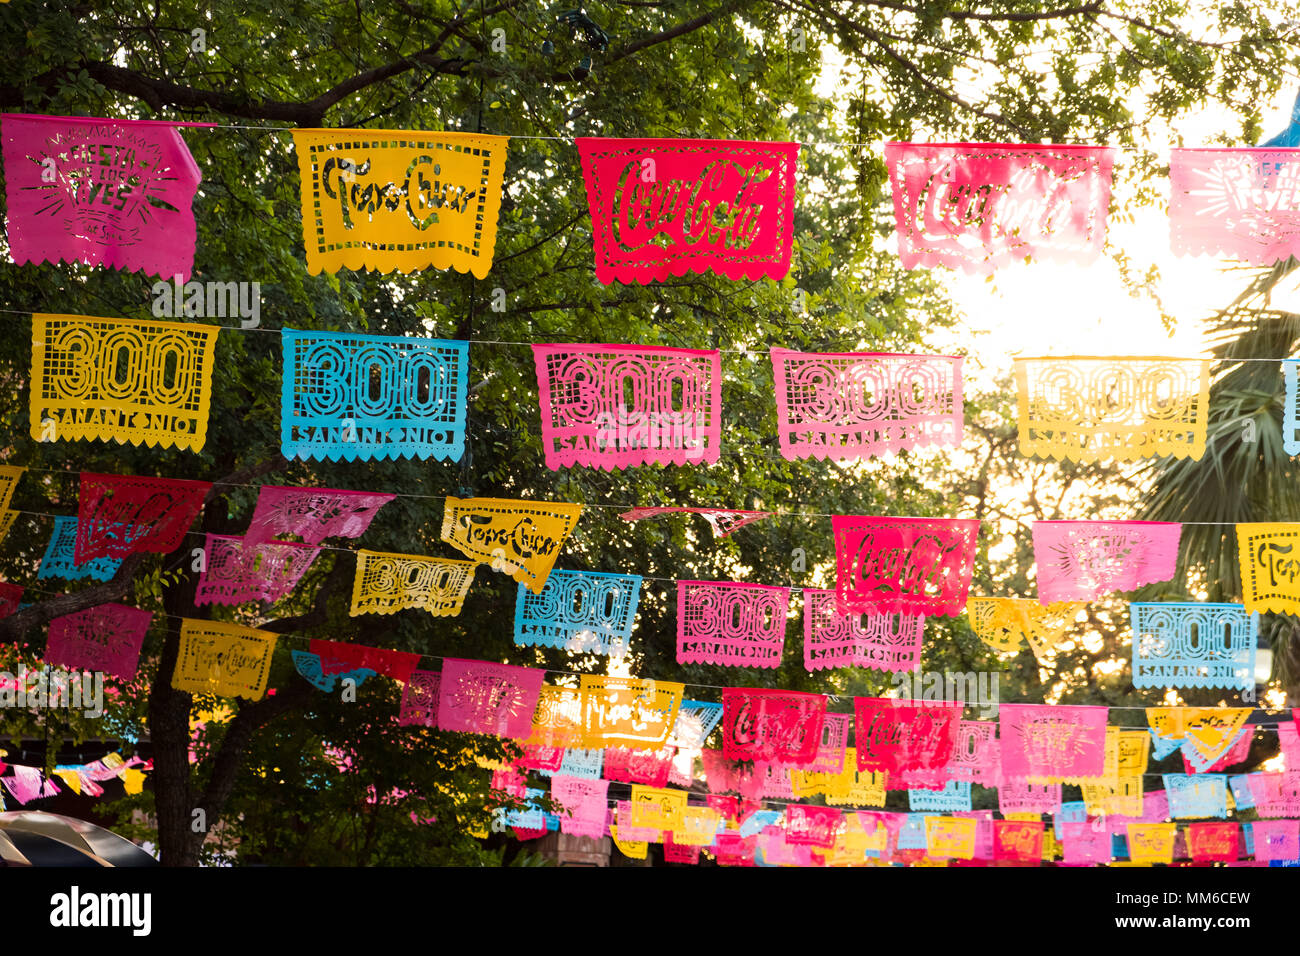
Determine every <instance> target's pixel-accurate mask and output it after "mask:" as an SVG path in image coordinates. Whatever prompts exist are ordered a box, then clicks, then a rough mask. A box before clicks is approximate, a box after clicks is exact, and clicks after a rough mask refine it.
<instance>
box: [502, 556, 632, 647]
mask: <svg viewBox="0 0 1300 956" xmlns="http://www.w3.org/2000/svg"><path fill="white" fill-rule="evenodd" d="M640 599H641V577H640V575H637V574H606V573H601V572H597V571H552V572H551V574H550V576H549V577H547V579H546V585H545V586H544V587H543V588H542V591H541V593H540V594H533V593H532V592H531V591H529V590H528V588H526V587H525V586H524V585H522V584H521V585H519V591H518V594H517V596H516V598H515V643H516V644H518V645H519V646H520V647H529V646H537V647H557V648H561V649H563V650H567V651H572V652H575V653H577V652H584V653H588V654H604V655H607V656H610V657H622V656H623V655H624V654H626V653H627V650H628V646H629V642H630V640H631V637H632V624H633V622H634V621H635V620H636V609H637V605H638V603H639V602H640Z"/></svg>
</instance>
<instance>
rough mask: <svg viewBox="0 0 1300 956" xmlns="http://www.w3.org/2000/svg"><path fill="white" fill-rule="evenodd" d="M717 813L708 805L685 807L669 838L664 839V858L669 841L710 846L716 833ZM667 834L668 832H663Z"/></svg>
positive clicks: (684, 844) (686, 844)
mask: <svg viewBox="0 0 1300 956" xmlns="http://www.w3.org/2000/svg"><path fill="white" fill-rule="evenodd" d="M718 823H719V818H718V813H717V811H716V810H713V809H711V808H710V807H686V808H685V809H684V810H683V811H682V815H681V819H680V820H679V821H678V823H677V826H675V827H673V831H672V834H671V839H670V840H665V841H664V850H665V858H666V856H667V849H668V845H669V843H676V844H680V845H683V846H693V847H702V846H712V845H713V841H714V839H715V838H716V837H717V835H718ZM665 836H668V834H665Z"/></svg>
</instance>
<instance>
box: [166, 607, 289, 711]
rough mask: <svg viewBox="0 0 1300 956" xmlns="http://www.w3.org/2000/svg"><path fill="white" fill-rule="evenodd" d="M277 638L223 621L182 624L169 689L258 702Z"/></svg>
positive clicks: (196, 621)
mask: <svg viewBox="0 0 1300 956" xmlns="http://www.w3.org/2000/svg"><path fill="white" fill-rule="evenodd" d="M276 637H277V635H276V634H274V633H272V632H270V631H259V630H256V629H254V628H251V627H243V626H242V625H239V624H230V623H227V622H224V621H198V620H193V619H190V618H185V619H183V620H182V621H181V643H180V650H179V651H178V653H177V656H176V669H175V671H174V672H173V673H172V686H173V687H175V688H176V689H177V690H183V691H188V692H189V693H191V694H216V695H217V696H219V697H246V698H248V699H249V700H261V699H262V696H263V695H264V694H265V693H266V681H267V678H268V676H269V675H270V672H271V655H272V654H273V653H274V652H275V642H276Z"/></svg>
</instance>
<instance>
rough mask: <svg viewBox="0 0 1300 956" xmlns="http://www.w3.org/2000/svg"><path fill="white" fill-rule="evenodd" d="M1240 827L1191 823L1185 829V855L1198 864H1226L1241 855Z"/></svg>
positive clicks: (1233, 823) (1233, 824)
mask: <svg viewBox="0 0 1300 956" xmlns="http://www.w3.org/2000/svg"><path fill="white" fill-rule="evenodd" d="M1240 842H1241V827H1240V826H1239V825H1238V824H1237V823H1235V822H1232V823H1193V824H1191V825H1190V826H1189V827H1188V828H1187V853H1188V855H1189V856H1190V857H1191V858H1192V859H1193V860H1195V861H1196V862H1198V863H1210V862H1227V861H1229V860H1236V859H1237V858H1238V857H1239V856H1240V855H1241V850H1240Z"/></svg>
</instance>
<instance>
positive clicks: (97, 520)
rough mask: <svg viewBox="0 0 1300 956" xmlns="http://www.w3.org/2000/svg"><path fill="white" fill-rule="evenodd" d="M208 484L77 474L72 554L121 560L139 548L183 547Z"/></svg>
mask: <svg viewBox="0 0 1300 956" xmlns="http://www.w3.org/2000/svg"><path fill="white" fill-rule="evenodd" d="M211 489H212V483H211V482H209V481H185V480H182V479H179V478H149V477H146V476H142V475H94V474H90V473H89V472H84V471H83V472H82V473H81V490H80V493H79V494H78V496H77V539H76V543H75V544H74V545H73V558H74V560H75V561H76V563H77V564H86V563H88V562H90V561H94V560H96V559H97V558H109V559H112V560H120V559H122V558H125V557H126V556H127V555H129V554H135V553H136V552H139V551H147V552H152V553H154V554H167V553H169V552H172V551H175V550H176V549H177V548H179V547H180V546H181V542H182V541H183V540H184V538H185V532H186V531H188V530H189V527H190V525H192V524H193V523H194V519H195V518H196V517H197V516H198V513H199V510H200V509H201V508H202V507H203V501H204V499H205V497H206V496H207V494H208V492H209V491H210V490H211Z"/></svg>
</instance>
